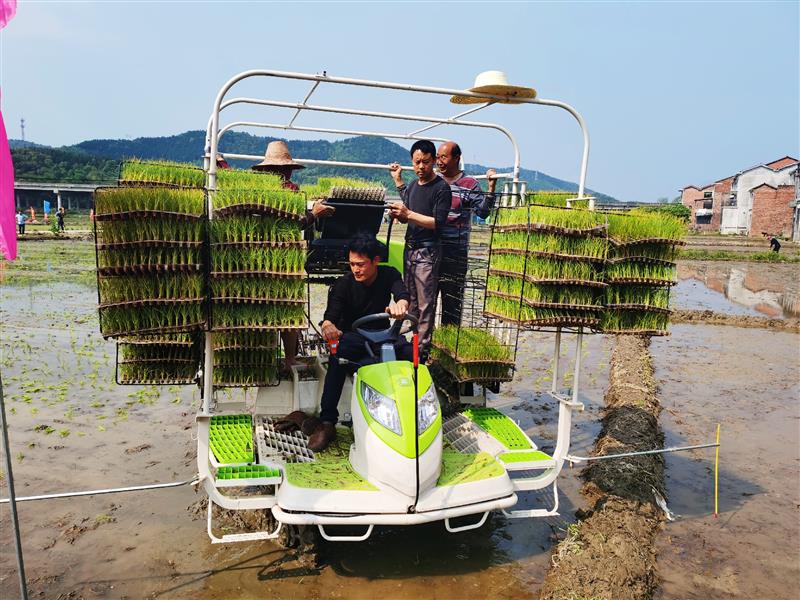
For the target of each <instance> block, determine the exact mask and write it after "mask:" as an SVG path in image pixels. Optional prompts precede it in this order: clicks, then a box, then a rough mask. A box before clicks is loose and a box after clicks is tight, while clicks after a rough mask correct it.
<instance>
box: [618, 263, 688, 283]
mask: <svg viewBox="0 0 800 600" xmlns="http://www.w3.org/2000/svg"><path fill="white" fill-rule="evenodd" d="M605 276H606V279H607V280H608V281H614V280H615V279H650V280H656V281H664V282H672V281H675V276H676V267H675V265H667V264H660V263H656V264H651V263H647V262H639V261H630V262H616V263H610V264H608V265H606V269H605Z"/></svg>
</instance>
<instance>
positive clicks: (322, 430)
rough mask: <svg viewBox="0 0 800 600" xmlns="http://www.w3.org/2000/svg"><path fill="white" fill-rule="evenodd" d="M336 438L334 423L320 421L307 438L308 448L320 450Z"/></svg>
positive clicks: (313, 450)
mask: <svg viewBox="0 0 800 600" xmlns="http://www.w3.org/2000/svg"><path fill="white" fill-rule="evenodd" d="M335 439H336V425H334V424H333V423H328V422H327V421H322V423H320V424H319V425H317V428H316V429H315V430H314V433H312V434H311V437H310V438H308V449H309V450H311V451H312V452H322V451H323V450H325V448H327V447H328V446H329V445H330V443H331V442H332V441H333V440H335Z"/></svg>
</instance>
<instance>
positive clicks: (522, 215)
mask: <svg viewBox="0 0 800 600" xmlns="http://www.w3.org/2000/svg"><path fill="white" fill-rule="evenodd" d="M529 222H530V219H529V211H528V208H526V207H521V208H499V209H498V210H497V216H496V217H495V225H498V226H501V227H508V226H525V227H527V226H528V223H529Z"/></svg>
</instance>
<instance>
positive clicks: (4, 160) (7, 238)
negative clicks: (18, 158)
mask: <svg viewBox="0 0 800 600" xmlns="http://www.w3.org/2000/svg"><path fill="white" fill-rule="evenodd" d="M2 1H3V0H0V2H2ZM14 216H15V215H14V164H13V163H12V162H11V150H10V149H9V147H8V137H6V126H5V123H4V122H3V113H2V111H0V254H1V255H2V256H3V257H5V259H6V260H14V259H15V258H16V257H17V229H16V222H15V220H14Z"/></svg>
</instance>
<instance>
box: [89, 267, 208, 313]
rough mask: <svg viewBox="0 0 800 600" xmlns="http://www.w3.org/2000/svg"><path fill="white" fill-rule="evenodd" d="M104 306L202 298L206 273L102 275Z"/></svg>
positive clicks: (100, 289) (162, 302)
mask: <svg viewBox="0 0 800 600" xmlns="http://www.w3.org/2000/svg"><path fill="white" fill-rule="evenodd" d="M98 290H99V292H100V307H101V308H102V307H105V306H114V305H125V304H147V303H151V304H166V303H171V302H176V303H177V302H202V301H203V300H204V298H205V286H204V281H203V276H202V275H192V274H185V273H177V274H174V275H173V274H170V275H145V276H140V277H133V276H131V277H124V276H119V277H102V278H100V280H99V282H98Z"/></svg>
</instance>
